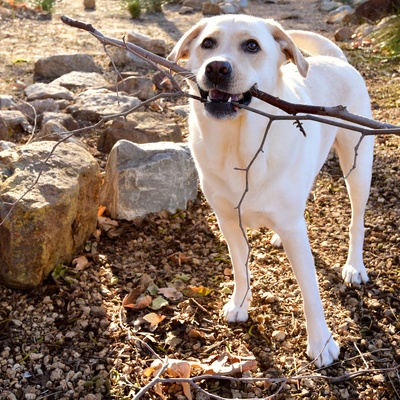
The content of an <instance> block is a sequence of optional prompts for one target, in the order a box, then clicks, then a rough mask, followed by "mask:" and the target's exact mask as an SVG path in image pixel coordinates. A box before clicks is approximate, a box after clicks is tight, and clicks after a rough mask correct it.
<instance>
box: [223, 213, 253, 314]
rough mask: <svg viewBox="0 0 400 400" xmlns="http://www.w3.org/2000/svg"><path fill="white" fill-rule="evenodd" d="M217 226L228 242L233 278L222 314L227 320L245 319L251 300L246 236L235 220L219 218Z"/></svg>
mask: <svg viewBox="0 0 400 400" xmlns="http://www.w3.org/2000/svg"><path fill="white" fill-rule="evenodd" d="M219 227H220V229H221V231H222V233H223V235H224V236H225V239H226V241H227V243H228V248H229V254H230V256H231V261H232V265H233V273H234V280H235V286H234V289H233V294H232V297H231V298H230V300H229V301H228V303H226V304H225V306H224V309H223V312H224V316H225V319H226V320H227V321H228V322H239V321H246V320H247V318H248V309H249V304H250V300H251V289H250V270H249V267H248V262H247V259H248V255H249V254H248V253H249V246H248V243H247V238H245V236H244V234H245V233H244V234H243V232H242V230H241V229H240V227H239V224H238V222H237V221H233V222H232V221H225V220H221V219H219Z"/></svg>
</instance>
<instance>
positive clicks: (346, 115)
mask: <svg viewBox="0 0 400 400" xmlns="http://www.w3.org/2000/svg"><path fill="white" fill-rule="evenodd" d="M61 21H62V22H64V23H65V24H67V25H69V26H72V27H75V28H79V29H83V30H85V31H87V32H89V33H91V34H92V35H93V36H95V37H96V38H97V39H98V40H99V41H100V42H101V43H103V44H105V45H111V46H116V47H120V48H124V49H127V50H128V51H131V52H132V53H133V54H135V55H137V56H139V57H141V58H143V59H144V60H148V61H149V62H151V63H152V64H153V63H156V64H159V65H162V66H163V67H165V68H167V69H168V70H170V71H174V72H176V73H178V74H179V75H181V76H183V77H186V78H188V79H192V80H193V79H194V76H193V73H192V72H190V71H189V70H187V69H185V68H183V67H181V66H179V65H178V64H176V63H174V62H171V61H169V60H167V59H165V58H164V57H160V56H158V55H156V54H153V53H151V52H149V51H147V50H144V49H143V48H141V47H139V46H137V45H135V44H133V43H130V42H124V41H121V40H118V39H114V38H110V37H107V36H105V35H104V34H103V33H102V32H100V31H99V30H97V29H96V28H94V27H93V25H91V24H87V23H85V22H82V21H78V20H75V19H73V18H70V17H68V16H65V15H64V16H62V17H61ZM250 92H251V94H252V96H254V97H257V98H259V99H260V100H263V101H265V102H266V103H269V104H271V105H273V106H275V107H277V108H279V109H281V110H283V111H285V112H287V113H288V114H290V115H297V114H309V115H320V116H325V117H333V118H338V119H341V120H344V121H348V122H351V123H354V124H357V125H361V126H365V127H368V128H372V129H374V130H373V131H369V133H368V134H370V135H376V134H396V135H400V127H398V126H396V125H392V124H388V123H383V122H379V121H375V120H373V119H370V118H366V117H362V116H360V115H356V114H352V113H350V112H349V111H347V109H346V107H345V106H343V105H338V106H336V107H324V106H314V105H306V104H294V103H290V102H287V101H285V100H282V99H280V98H278V97H275V96H272V95H270V94H268V93H265V92H263V91H261V90H259V89H256V88H254V87H253V88H252V89H251V90H250ZM235 105H237V104H235ZM243 108H246V107H243ZM307 119H310V118H309V116H308V118H307ZM320 122H321V121H320ZM323 122H326V120H323Z"/></svg>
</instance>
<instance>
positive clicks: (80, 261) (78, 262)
mask: <svg viewBox="0 0 400 400" xmlns="http://www.w3.org/2000/svg"><path fill="white" fill-rule="evenodd" d="M90 264H91V263H90V262H89V260H88V259H87V258H86V257H85V256H79V257H77V258H75V259H73V260H72V265H75V270H76V271H83V270H84V269H86V268H87V267H88V266H89V265H90Z"/></svg>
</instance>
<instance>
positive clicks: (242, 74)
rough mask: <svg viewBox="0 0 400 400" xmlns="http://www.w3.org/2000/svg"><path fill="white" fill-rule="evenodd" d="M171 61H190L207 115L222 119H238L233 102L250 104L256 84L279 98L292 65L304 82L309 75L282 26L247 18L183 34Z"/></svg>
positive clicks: (213, 21) (207, 23)
mask: <svg viewBox="0 0 400 400" xmlns="http://www.w3.org/2000/svg"><path fill="white" fill-rule="evenodd" d="M168 59H170V60H172V61H175V62H176V61H178V60H187V64H186V68H187V69H189V70H190V71H192V72H193V73H194V74H195V76H196V83H197V85H194V88H195V90H197V89H198V91H199V93H200V96H201V97H202V98H203V100H204V102H205V110H206V113H207V114H209V115H210V116H212V117H214V118H217V119H232V118H235V117H237V116H238V115H239V114H238V112H239V111H240V110H239V108H238V107H237V106H235V105H234V104H232V102H237V103H240V104H245V105H248V104H250V102H251V101H252V96H251V94H250V92H249V91H250V89H251V88H252V87H253V86H254V85H256V86H257V87H258V88H259V89H261V90H264V91H266V92H269V93H270V94H274V85H276V84H277V81H278V77H279V74H280V69H281V67H282V65H283V64H284V63H285V62H286V61H287V60H290V61H292V62H293V63H294V64H296V66H297V69H298V71H299V73H300V74H301V75H302V76H303V77H305V76H306V75H307V71H308V63H307V61H306V60H305V58H304V57H303V56H302V54H301V53H300V51H299V49H298V48H297V47H296V45H295V44H294V42H293V40H292V39H291V38H290V36H289V35H287V34H286V33H285V31H284V30H283V28H282V27H281V26H280V25H279V24H278V23H277V22H275V21H273V20H265V19H261V18H255V17H250V16H247V15H223V16H217V17H211V18H207V19H203V20H202V21H200V22H199V23H198V24H196V25H195V26H194V27H193V28H192V29H190V30H189V31H188V32H186V33H185V34H184V35H183V37H182V38H181V39H180V40H179V41H178V43H177V44H176V46H175V47H174V48H173V50H172V52H171V53H170V55H169V56H168Z"/></svg>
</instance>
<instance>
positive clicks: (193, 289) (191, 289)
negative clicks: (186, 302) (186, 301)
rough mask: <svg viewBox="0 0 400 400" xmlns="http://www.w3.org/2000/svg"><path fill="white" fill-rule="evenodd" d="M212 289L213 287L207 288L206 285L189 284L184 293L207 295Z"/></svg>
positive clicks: (196, 295)
mask: <svg viewBox="0 0 400 400" xmlns="http://www.w3.org/2000/svg"><path fill="white" fill-rule="evenodd" d="M212 291H213V290H212V289H209V288H206V287H204V286H188V287H187V288H186V289H185V290H184V291H183V294H184V295H185V296H187V297H206V296H208V295H209V294H210V293H211V292H212Z"/></svg>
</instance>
